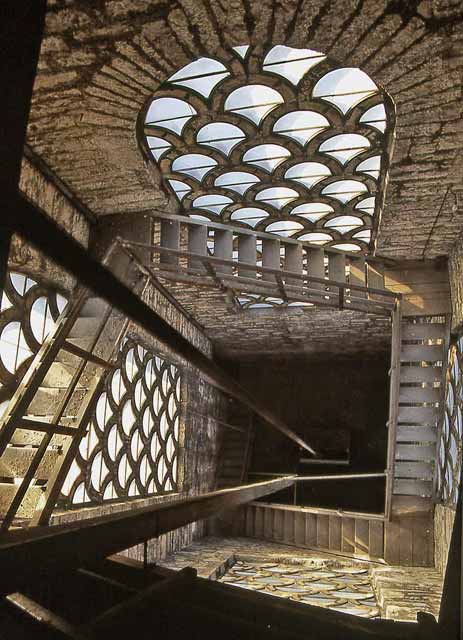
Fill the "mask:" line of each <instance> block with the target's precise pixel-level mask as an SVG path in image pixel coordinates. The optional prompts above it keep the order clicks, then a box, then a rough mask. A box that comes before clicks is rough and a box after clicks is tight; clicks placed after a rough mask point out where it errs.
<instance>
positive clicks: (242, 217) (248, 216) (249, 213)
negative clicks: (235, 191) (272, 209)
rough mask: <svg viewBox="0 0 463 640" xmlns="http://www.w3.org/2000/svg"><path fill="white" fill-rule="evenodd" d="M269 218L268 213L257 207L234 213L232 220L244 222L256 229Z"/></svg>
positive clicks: (245, 208) (244, 208)
mask: <svg viewBox="0 0 463 640" xmlns="http://www.w3.org/2000/svg"><path fill="white" fill-rule="evenodd" d="M267 217H268V213H267V212H266V211H264V210H263V209H258V208H256V207H243V208H242V209H238V210H237V211H234V212H233V213H232V214H231V216H230V219H231V220H238V221H239V222H244V223H245V224H248V225H249V226H250V227H253V228H254V227H255V226H256V225H257V224H258V223H259V222H261V221H262V220H265V218H267Z"/></svg>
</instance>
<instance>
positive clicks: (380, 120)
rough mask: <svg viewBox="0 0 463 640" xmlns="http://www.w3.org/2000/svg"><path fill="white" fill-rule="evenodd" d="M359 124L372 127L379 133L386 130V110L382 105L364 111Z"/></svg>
mask: <svg viewBox="0 0 463 640" xmlns="http://www.w3.org/2000/svg"><path fill="white" fill-rule="evenodd" d="M359 122H362V123H363V124H367V125H369V126H370V127H374V128H375V129H377V130H378V131H380V132H381V133H384V131H385V130H386V109H385V108H384V104H377V105H375V106H374V107H370V108H369V109H367V111H365V113H364V114H363V116H362V117H361V118H360V120H359Z"/></svg>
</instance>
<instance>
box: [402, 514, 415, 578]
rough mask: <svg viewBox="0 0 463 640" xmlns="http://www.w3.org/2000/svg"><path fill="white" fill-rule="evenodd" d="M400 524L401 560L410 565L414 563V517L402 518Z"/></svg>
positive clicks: (405, 565)
mask: <svg viewBox="0 0 463 640" xmlns="http://www.w3.org/2000/svg"><path fill="white" fill-rule="evenodd" d="M399 526H400V533H399V562H400V564H401V565H402V566H404V567H409V566H411V565H412V563H413V550H412V545H413V528H412V527H413V518H400V520H399Z"/></svg>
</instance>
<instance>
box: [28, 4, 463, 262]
mask: <svg viewBox="0 0 463 640" xmlns="http://www.w3.org/2000/svg"><path fill="white" fill-rule="evenodd" d="M462 28H463V25H462V21H461V2H459V0H423V1H409V2H396V1H393V0H369V1H368V2H358V1H357V0H340V1H339V2H332V0H302V1H301V0H286V1H285V2H275V1H274V0H249V1H248V0H246V2H244V1H242V0H236V1H233V2H225V3H224V2H217V1H213V2H207V1H206V0H195V1H194V2H193V1H192V0H180V1H179V2H175V3H173V2H172V3H166V2H163V1H162V0H155V1H148V0H106V1H103V0H102V1H101V2H97V3H94V2H91V3H89V2H85V1H84V0H68V1H66V2H64V1H63V0H55V1H53V2H49V10H48V14H47V20H46V37H45V39H44V42H43V45H42V49H41V55H40V61H39V73H38V76H37V79H36V83H35V87H34V96H33V105H32V112H31V119H30V124H29V129H28V141H29V143H30V144H31V145H32V147H33V148H34V149H35V150H36V151H37V152H38V153H39V154H40V155H42V156H43V157H44V159H45V160H46V161H47V162H48V163H49V164H50V166H51V167H52V168H53V169H55V170H56V171H57V173H58V174H59V175H60V176H61V177H63V179H65V180H66V181H67V182H68V183H69V185H70V186H71V187H72V189H73V190H74V191H75V192H76V193H77V195H78V196H79V197H80V198H81V199H82V201H83V202H85V204H86V205H87V206H89V207H90V209H92V210H94V211H95V212H96V213H100V214H109V213H115V212H126V211H141V210H147V209H150V208H153V207H155V206H159V205H162V204H163V203H164V202H165V199H166V196H165V194H164V193H163V192H162V191H161V190H160V189H159V188H153V186H154V185H153V178H152V176H151V174H150V172H149V171H148V169H147V168H146V167H145V166H144V162H143V159H142V157H141V154H140V152H139V149H138V144H137V139H136V123H137V117H138V114H139V111H140V109H141V108H142V106H143V105H144V103H145V101H146V100H147V99H148V98H149V96H151V95H152V94H153V92H154V91H156V89H157V88H158V87H159V85H160V83H162V82H163V81H164V80H165V79H166V78H167V77H169V75H171V74H172V73H174V72H175V71H176V70H177V69H178V68H179V67H180V66H182V65H185V64H187V63H188V62H190V61H191V60H193V59H194V58H196V57H199V56H204V55H212V56H218V57H220V56H221V55H222V53H223V52H224V51H226V50H227V49H228V48H229V47H231V46H235V45H243V44H248V43H249V44H251V45H252V46H254V47H262V48H264V47H269V46H270V45H271V44H288V45H290V46H294V47H310V48H312V49H316V50H320V51H322V52H324V53H327V54H328V55H330V56H332V57H333V58H335V59H337V60H339V61H340V63H341V64H342V65H345V66H360V67H361V68H362V69H364V70H365V71H366V72H367V73H368V74H370V75H371V77H372V78H373V79H374V80H375V81H376V82H378V83H380V84H382V85H383V87H384V88H385V89H386V90H387V91H388V92H389V94H390V95H391V96H392V98H393V100H394V102H395V104H396V109H397V130H396V133H397V135H396V142H395V152H394V156H393V158H392V163H391V170H390V180H389V184H388V188H387V193H386V205H385V208H384V213H383V220H382V228H381V232H380V235H379V250H380V252H381V253H384V254H387V255H389V256H392V257H402V258H416V259H420V258H421V257H422V255H423V251H425V254H426V256H425V257H429V258H430V257H433V256H436V255H439V254H443V253H447V252H448V250H449V248H450V246H451V245H452V244H453V242H454V240H455V237H456V234H458V233H460V231H461V228H462V224H463V212H462V199H461V191H458V190H457V189H458V185H459V184H461V175H462V172H461V159H460V149H461V147H462V136H463V130H462V127H461V122H462V118H461V109H462V101H461V96H462V89H461V70H462V67H463V56H462V39H461V34H462ZM449 185H454V186H455V185H457V188H456V189H454V190H455V194H456V195H452V194H449V196H448V197H446V199H445V202H444V204H443V206H442V210H441V211H440V214H439V217H438V220H436V216H437V214H438V212H439V210H440V207H441V205H442V203H443V200H444V196H445V194H446V191H447V187H448V186H449Z"/></svg>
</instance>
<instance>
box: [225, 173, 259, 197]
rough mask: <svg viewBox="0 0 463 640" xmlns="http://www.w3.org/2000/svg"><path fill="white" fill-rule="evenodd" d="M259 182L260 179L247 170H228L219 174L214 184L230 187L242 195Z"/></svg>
mask: <svg viewBox="0 0 463 640" xmlns="http://www.w3.org/2000/svg"><path fill="white" fill-rule="evenodd" d="M258 182H260V179H259V178H258V177H257V176H255V175H254V174H252V173H247V172H246V171H228V172H227V173H222V175H220V176H218V178H216V179H215V182H214V184H215V186H216V187H222V189H230V190H231V191H235V192H236V193H239V194H240V195H241V196H242V195H244V194H245V193H246V191H248V189H250V188H251V187H253V186H254V185H255V184H257V183H258Z"/></svg>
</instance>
